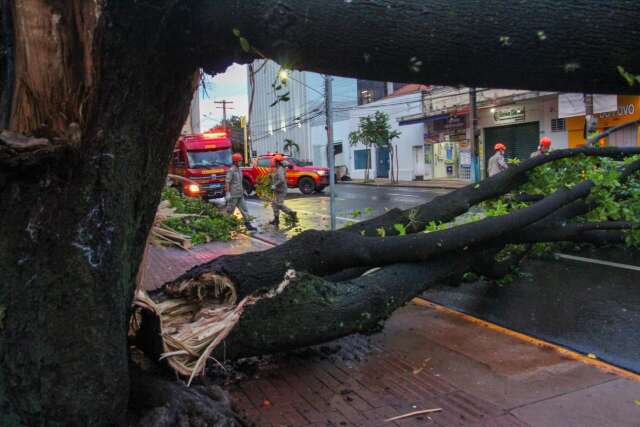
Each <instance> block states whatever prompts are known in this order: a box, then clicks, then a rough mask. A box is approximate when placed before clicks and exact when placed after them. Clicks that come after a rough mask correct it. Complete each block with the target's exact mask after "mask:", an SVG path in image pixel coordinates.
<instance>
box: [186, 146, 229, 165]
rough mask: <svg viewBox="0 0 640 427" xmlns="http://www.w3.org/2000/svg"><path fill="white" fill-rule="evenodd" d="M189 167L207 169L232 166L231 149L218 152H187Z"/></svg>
mask: <svg viewBox="0 0 640 427" xmlns="http://www.w3.org/2000/svg"><path fill="white" fill-rule="evenodd" d="M187 158H188V159H189V167H191V168H207V167H210V166H224V165H230V164H231V149H230V148H227V149H226V150H217V151H187Z"/></svg>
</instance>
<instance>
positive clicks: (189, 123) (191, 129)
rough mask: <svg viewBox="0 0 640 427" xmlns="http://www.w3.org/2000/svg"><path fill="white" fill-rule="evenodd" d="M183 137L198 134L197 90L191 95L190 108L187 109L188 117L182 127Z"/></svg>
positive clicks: (198, 106) (198, 104)
mask: <svg viewBox="0 0 640 427" xmlns="http://www.w3.org/2000/svg"><path fill="white" fill-rule="evenodd" d="M180 133H182V134H183V135H191V134H194V133H200V96H199V92H198V90H196V91H195V92H194V94H193V98H192V99H191V106H190V107H189V115H188V116H187V120H185V122H184V125H183V126H182V131H181V132H180Z"/></svg>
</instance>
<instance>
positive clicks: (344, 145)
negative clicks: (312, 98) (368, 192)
mask: <svg viewBox="0 0 640 427" xmlns="http://www.w3.org/2000/svg"><path fill="white" fill-rule="evenodd" d="M424 88H425V87H424V86H421V85H408V86H405V87H403V88H402V89H401V90H399V91H397V92H395V93H393V94H392V95H390V96H387V97H386V98H383V99H381V100H378V101H374V102H371V103H368V104H365V105H359V106H356V107H352V108H350V109H349V120H347V121H344V122H342V123H336V124H335V125H334V142H335V144H336V152H337V153H338V152H340V153H341V154H338V155H336V166H341V165H344V166H346V167H347V168H348V171H349V176H350V177H351V178H353V179H363V178H364V176H365V170H366V165H367V157H368V156H369V155H370V161H369V165H370V171H369V178H384V179H388V178H390V177H391V175H390V174H391V170H392V167H391V159H392V158H393V161H394V163H395V165H394V169H396V171H397V172H396V176H397V178H398V179H399V180H412V179H414V169H413V156H414V149H413V147H414V146H416V145H419V146H422V139H423V138H422V135H423V125H422V123H416V124H415V125H408V126H400V119H401V118H402V117H404V116H407V115H415V114H420V113H421V112H422V92H421V90H422V89H424ZM376 111H381V112H384V113H386V114H387V115H388V116H389V124H390V126H391V129H392V130H397V131H399V132H401V133H400V136H399V137H398V138H396V139H394V140H392V141H391V146H392V147H393V150H394V154H395V155H394V156H391V155H390V154H391V153H390V150H389V149H388V148H377V147H372V148H371V150H367V148H366V147H364V146H362V145H361V144H358V145H355V146H351V145H350V144H349V133H350V132H352V131H355V130H357V129H358V127H359V125H360V119H361V118H363V117H367V116H372V115H374V114H375V113H376ZM322 130H323V129H320V128H316V127H314V128H313V130H312V132H313V135H316V134H320V133H321V132H322ZM314 139H315V138H314ZM324 141H326V139H324ZM325 143H326V142H325Z"/></svg>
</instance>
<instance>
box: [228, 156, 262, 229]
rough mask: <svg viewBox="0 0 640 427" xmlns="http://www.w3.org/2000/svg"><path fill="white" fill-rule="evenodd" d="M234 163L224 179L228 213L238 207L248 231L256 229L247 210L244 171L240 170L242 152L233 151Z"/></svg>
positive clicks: (232, 158) (231, 212)
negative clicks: (243, 183) (243, 181)
mask: <svg viewBox="0 0 640 427" xmlns="http://www.w3.org/2000/svg"><path fill="white" fill-rule="evenodd" d="M231 160H232V161H233V164H232V165H231V167H229V170H228V171H227V177H226V179H225V180H224V198H225V200H226V201H227V213H228V214H229V215H231V214H233V212H234V211H235V210H236V208H238V209H239V210H240V214H242V218H243V219H244V226H245V228H246V229H247V230H248V231H256V228H255V227H254V226H253V225H252V224H251V219H250V218H251V217H250V216H249V212H248V211H247V205H246V203H245V202H244V189H243V188H242V172H241V171H240V162H241V161H242V154H240V153H233V155H232V156H231Z"/></svg>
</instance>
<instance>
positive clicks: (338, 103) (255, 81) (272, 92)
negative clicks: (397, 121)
mask: <svg viewBox="0 0 640 427" xmlns="http://www.w3.org/2000/svg"><path fill="white" fill-rule="evenodd" d="M252 68H253V75H252V70H251V67H248V74H249V85H248V91H249V103H250V104H251V98H252V96H253V105H252V107H250V108H251V112H250V115H251V117H250V121H249V125H250V135H251V147H252V150H253V151H254V152H255V154H256V155H260V154H263V153H266V152H268V151H279V152H282V151H284V150H283V149H284V146H285V144H286V140H287V139H290V140H292V141H294V142H295V143H296V144H298V146H299V147H300V150H299V152H297V153H294V155H295V156H296V157H299V158H300V159H303V160H310V161H312V162H313V163H314V164H318V165H323V164H326V135H325V136H322V135H316V134H315V133H314V134H313V135H312V127H314V126H322V128H323V129H324V79H323V76H321V75H320V74H318V73H312V72H301V71H289V70H287V71H286V78H285V76H284V75H282V76H281V75H280V72H281V70H282V69H281V67H280V65H278V64H277V63H275V62H273V61H268V60H256V61H254V62H253V64H252ZM332 85H333V86H332V89H333V98H334V102H333V106H334V109H335V110H336V114H335V115H334V120H335V122H336V126H340V125H339V123H340V122H342V121H344V120H346V119H348V113H346V114H345V113H344V112H341V110H343V109H345V108H349V107H351V106H354V105H355V104H356V103H357V88H356V80H354V79H348V78H343V77H334V78H333V81H332ZM278 86H281V87H280V88H279V89H277V87H278ZM285 94H286V95H287V96H288V98H289V100H288V101H280V102H276V103H275V104H274V102H275V101H276V100H277V99H278V96H279V95H280V96H282V95H285ZM319 138H323V141H324V147H321V146H322V142H320V139H319Z"/></svg>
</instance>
